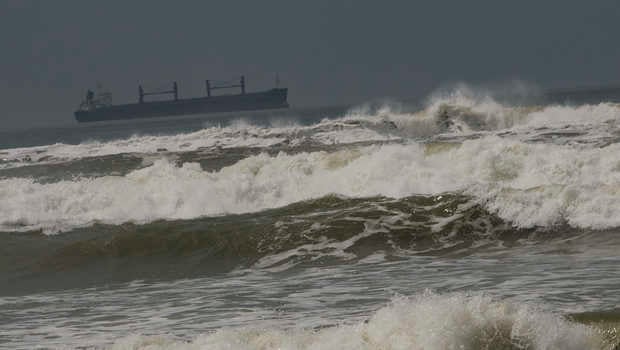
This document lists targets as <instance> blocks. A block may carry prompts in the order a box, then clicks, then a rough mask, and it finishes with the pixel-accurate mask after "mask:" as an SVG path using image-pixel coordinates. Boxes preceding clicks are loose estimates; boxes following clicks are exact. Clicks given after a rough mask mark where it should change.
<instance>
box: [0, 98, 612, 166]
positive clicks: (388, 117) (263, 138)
mask: <svg viewBox="0 0 620 350" xmlns="http://www.w3.org/2000/svg"><path fill="white" fill-rule="evenodd" d="M619 124H620V107H619V106H618V105H616V104H610V103H601V104H598V105H582V106H576V107H574V106H563V105H551V106H530V107H518V106H517V107H515V106H508V105H503V104H501V103H498V102H497V101H495V100H493V99H492V98H491V97H489V96H488V95H485V94H477V93H475V91H473V90H472V89H469V88H467V87H465V86H461V87H459V88H457V89H455V90H452V91H450V92H449V93H445V94H440V95H433V96H432V97H431V98H430V99H429V100H428V102H427V105H426V106H425V108H423V109H422V110H419V111H417V112H415V113H413V112H410V111H408V110H407V109H405V108H403V107H402V106H401V105H398V104H385V105H383V106H381V107H379V108H374V109H373V108H370V107H368V106H367V105H362V106H359V107H356V108H352V109H351V110H350V111H349V112H348V113H346V114H345V115H344V116H342V117H340V118H336V119H325V120H322V121H321V122H319V123H317V124H314V125H310V126H300V125H296V124H294V123H293V124H291V123H289V124H285V123H278V125H274V126H272V127H261V126H256V125H253V124H251V123H249V122H247V121H244V120H237V121H234V122H233V123H231V125H230V126H226V127H219V126H210V127H205V129H202V130H199V131H195V132H190V133H181V134H176V135H142V136H140V135H136V136H132V137H129V138H126V139H120V140H112V141H105V142H103V141H90V142H84V143H82V144H78V145H69V144H62V143H59V144H54V145H47V146H36V147H26V148H15V149H8V150H2V153H3V154H2V158H1V159H0V167H3V168H8V167H19V166H23V165H29V164H32V163H33V162H36V163H44V162H58V161H66V160H72V159H79V158H83V157H97V156H105V155H111V154H120V153H140V154H152V153H158V150H162V149H163V150H166V151H169V152H184V151H192V150H197V149H200V148H209V147H214V146H218V147H224V148H226V147H269V146H272V145H275V144H279V143H282V142H286V143H288V144H290V145H296V144H300V143H303V142H306V141H312V142H318V143H322V144H344V143H354V142H360V141H383V140H392V139H395V138H427V137H431V136H433V135H437V134H443V133H448V134H454V133H457V134H469V133H478V132H486V133H492V132H496V131H502V130H505V129H511V130H516V131H519V132H521V133H526V134H529V133H531V131H532V130H534V129H536V128H545V127H551V128H553V127H566V126H569V125H572V126H579V127H583V126H584V125H588V126H592V125H599V126H601V127H600V128H594V130H593V131H592V132H594V134H595V135H588V137H590V136H594V137H596V134H597V133H602V134H606V133H608V131H609V126H610V125H615V127H616V129H617V128H618V125H619ZM24 160H27V161H24Z"/></svg>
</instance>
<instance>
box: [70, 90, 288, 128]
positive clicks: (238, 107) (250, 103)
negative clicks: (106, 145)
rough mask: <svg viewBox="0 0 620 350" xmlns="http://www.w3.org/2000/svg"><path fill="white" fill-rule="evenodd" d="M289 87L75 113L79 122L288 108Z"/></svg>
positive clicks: (110, 107) (127, 105)
mask: <svg viewBox="0 0 620 350" xmlns="http://www.w3.org/2000/svg"><path fill="white" fill-rule="evenodd" d="M286 97H287V89H272V90H268V91H263V92H254V93H247V94H242V95H223V96H212V97H202V98H192V99H181V100H177V101H154V102H144V103H132V104H125V105H117V106H108V107H100V108H95V109H91V110H82V111H76V112H75V119H76V120H77V121H78V122H95V121H104V120H126V119H137V118H153V117H165V116H176V115H188V114H203V113H221V112H234V111H252V110H261V109H277V108H287V107H288V103H287V102H286Z"/></svg>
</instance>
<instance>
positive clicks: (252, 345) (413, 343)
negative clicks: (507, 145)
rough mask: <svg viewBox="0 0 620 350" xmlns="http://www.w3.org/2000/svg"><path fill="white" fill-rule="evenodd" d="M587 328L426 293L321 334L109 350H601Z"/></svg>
mask: <svg viewBox="0 0 620 350" xmlns="http://www.w3.org/2000/svg"><path fill="white" fill-rule="evenodd" d="M605 346H608V345H607V344H604V342H603V341H602V340H601V339H600V338H599V335H598V334H597V333H596V332H595V331H594V330H593V329H590V328H588V327H586V326H583V325H579V324H574V323H570V322H568V321H566V320H564V319H562V318H560V317H558V316H556V315H554V314H551V313H547V312H544V311H541V310H539V309H536V308H534V307H530V306H527V305H523V304H516V303H510V302H505V301H496V300H493V299H492V298H490V297H487V296H482V295H475V296H468V295H463V294H455V295H448V296H440V295H436V294H431V293H425V294H422V295H419V296H416V297H412V298H396V299H394V300H393V301H392V302H391V303H390V304H389V305H388V306H385V307H383V308H381V309H379V310H378V311H377V312H375V313H374V314H373V315H372V316H371V317H370V318H369V319H368V320H367V322H360V323H350V324H342V325H339V326H335V327H330V328H323V329H320V330H306V329H302V328H295V329H289V330H286V329H274V328H266V329H261V328H242V329H240V328H226V329H220V330H218V331H216V332H214V333H207V334H202V335H199V336H197V337H196V338H194V339H193V340H191V341H189V342H183V341H178V340H174V339H172V338H170V337H166V336H141V335H132V336H129V337H126V338H123V339H120V340H118V341H117V342H116V343H115V344H114V345H112V347H111V349H114V350H121V349H151V350H155V349H162V350H163V349H179V350H180V349H187V350H189V349H247V350H250V349H291V350H293V349H338V350H341V349H368V350H371V349H420V350H421V349H425V350H433V349H437V350H439V349H463V350H468V349H471V350H477V349H546V350H552V349H558V350H560V349H562V350H571V349H575V350H582V349H604V348H605Z"/></svg>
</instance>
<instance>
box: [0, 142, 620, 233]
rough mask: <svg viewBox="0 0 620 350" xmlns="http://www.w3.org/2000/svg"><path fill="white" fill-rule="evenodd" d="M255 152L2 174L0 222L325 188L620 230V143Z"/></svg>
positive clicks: (257, 204)
mask: <svg viewBox="0 0 620 350" xmlns="http://www.w3.org/2000/svg"><path fill="white" fill-rule="evenodd" d="M429 147H431V146H425V145H422V144H418V143H410V144H405V145H401V144H397V145H383V146H367V147H361V148H357V149H352V150H341V151H337V152H333V153H327V152H313V153H299V154H295V155H289V154H285V153H280V154H279V155H277V156H269V155H266V154H260V155H257V156H252V157H248V158H246V159H243V160H241V161H239V162H237V163H236V164H234V165H232V166H229V167H225V168H222V169H221V170H219V171H217V172H205V171H203V170H202V169H201V168H200V166H199V165H198V164H196V163H186V164H184V165H183V166H182V167H180V168H179V167H176V166H175V165H174V164H172V163H170V162H168V161H167V160H157V161H155V163H154V164H153V165H152V166H150V167H147V168H143V169H140V170H136V171H133V172H131V173H129V174H127V175H126V176H104V177H100V178H94V179H90V178H85V179H78V180H75V181H60V182H57V183H48V184H41V183H37V182H35V181H33V180H31V179H24V178H9V179H4V180H0V198H2V200H1V201H0V230H8V231H13V230H32V229H42V230H44V231H45V232H58V231H63V230H68V229H71V228H75V227H80V226H87V225H90V224H93V223H95V222H101V223H107V224H119V223H122V222H128V221H130V222H136V223H145V222H150V221H153V220H157V219H190V218H196V217H200V216H209V215H225V214H230V213H245V212H256V211H260V210H263V209H267V208H275V207H280V206H284V205H287V204H290V203H294V202H299V201H303V200H307V199H312V198H319V197H322V196H325V195H328V194H339V195H344V196H348V197H371V196H387V197H392V198H402V197H406V196H410V195H414V194H440V193H444V192H462V193H465V194H467V195H470V196H472V197H473V198H474V200H476V201H477V202H479V203H481V204H483V205H484V206H486V208H487V209H489V210H490V211H491V212H494V213H497V214H498V215H499V216H500V217H502V218H503V219H505V220H508V221H510V222H512V223H513V224H514V225H516V226H519V227H532V226H551V225H557V224H564V223H568V224H569V225H571V226H574V227H582V228H587V227H589V228H595V229H603V228H609V227H618V226H620V162H619V161H618V157H617V154H618V152H620V144H613V145H611V146H608V147H604V148H578V147H571V146H558V145H553V144H529V143H523V142H519V141H517V140H511V139H505V138H499V137H494V136H490V137H484V138H481V139H476V140H469V141H465V142H463V143H462V144H461V145H456V146H453V147H446V148H439V150H437V149H434V150H433V151H429V150H430V149H431V148H429Z"/></svg>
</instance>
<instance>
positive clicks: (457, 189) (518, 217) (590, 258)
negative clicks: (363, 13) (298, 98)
mask: <svg viewBox="0 0 620 350" xmlns="http://www.w3.org/2000/svg"><path fill="white" fill-rule="evenodd" d="M282 113H285V114H284V115H275V114H273V115H272V114H269V115H267V116H263V117H260V118H259V117H258V116H255V115H253V114H249V115H235V116H231V118H230V119H231V120H228V121H227V122H226V123H221V124H220V125H217V126H214V125H215V122H214V121H213V120H201V119H192V120H189V119H188V120H185V121H183V120H181V119H175V120H173V121H165V120H164V121H144V122H143V123H144V124H141V125H142V126H141V127H135V126H133V125H132V126H130V125H128V124H122V123H120V124H114V123H111V124H102V125H100V126H95V127H91V128H90V129H89V128H88V127H84V128H77V129H75V130H74V129H68V130H65V131H62V130H60V131H59V130H54V131H50V132H49V133H50V135H47V134H46V135H44V136H45V137H42V138H41V140H49V139H57V142H56V143H51V144H50V142H43V141H41V142H38V140H39V139H27V137H25V138H26V139H24V140H23V142H22V143H19V142H18V143H15V142H13V143H15V144H14V145H13V146H15V147H13V148H7V149H2V150H0V308H1V309H2V310H3V312H2V314H3V317H2V321H0V322H2V328H3V334H2V336H0V347H7V348H36V347H44V348H55V347H57V348H77V347H81V348H96V349H99V348H112V349H202V348H208V349H220V348H221V349H224V348H235V349H236V348H240V349H275V348H287V349H319V348H320V349H332V348H333V349H399V348H407V349H613V348H614V346H617V344H618V343H619V341H620V339H619V338H618V334H617V329H618V327H619V325H620V316H618V315H619V313H618V310H617V286H618V283H620V276H619V275H618V269H617V266H618V264H619V263H620V260H619V258H618V254H617V252H618V249H619V248H620V241H619V238H618V237H620V235H619V232H620V161H619V158H618V156H617V155H618V154H619V152H620V142H619V140H620V106H619V105H617V104H615V103H613V102H608V101H600V103H598V104H582V105H568V104H538V105H532V104H520V105H515V104H507V103H503V102H500V101H499V100H498V99H493V98H491V97H489V95H488V94H483V93H482V94H481V93H479V92H476V91H474V90H472V89H468V88H460V89H457V90H453V91H448V92H446V93H439V94H435V95H433V96H431V97H430V98H429V99H428V100H427V101H426V102H425V103H424V104H422V105H421V106H419V107H415V108H413V107H411V106H407V105H404V104H397V103H380V104H376V103H369V104H367V105H363V106H358V107H355V108H351V109H348V110H346V111H345V110H341V111H339V112H337V113H335V114H334V109H325V110H323V109H313V110H307V111H305V110H304V111H285V112H282ZM286 113H291V114H290V116H289V118H287V117H286V116H287V115H286ZM261 118H262V119H261ZM149 123H150V124H149ZM136 128H137V129H136ZM140 128H144V129H145V130H151V131H147V132H141V131H140V130H139V129H140ZM81 132H84V133H85V134H84V135H80V137H81V138H80V140H82V142H81V143H79V142H77V143H76V142H73V141H75V140H76V136H75V134H78V133H81ZM39 133H45V132H44V131H40V132H39ZM56 133H59V134H61V137H60V138H57V137H56ZM63 133H65V134H63ZM52 134H53V135H52ZM89 135H90V136H89ZM97 135H99V136H101V137H98V136H97ZM118 135H121V136H122V137H117V136H118ZM91 136H92V137H91ZM33 137H34V136H33ZM37 137H38V136H37ZM14 139H19V138H18V137H14ZM84 140H86V141H84ZM32 145H35V146H32ZM26 329H27V330H28V331H25V330H26Z"/></svg>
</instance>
